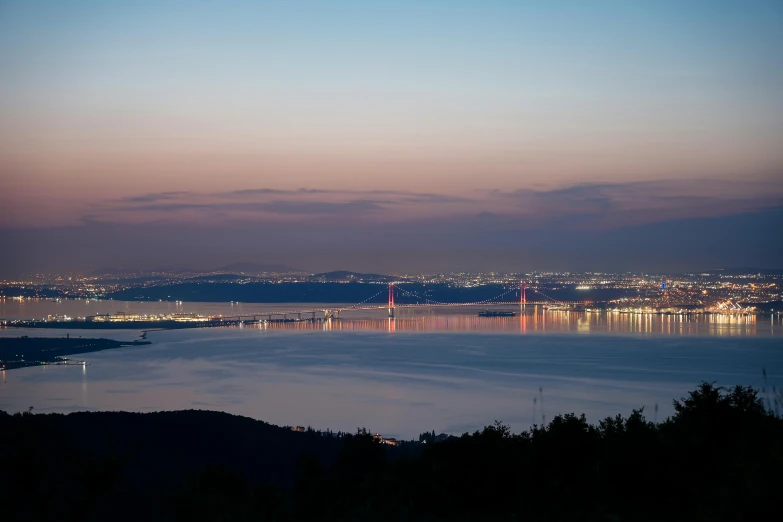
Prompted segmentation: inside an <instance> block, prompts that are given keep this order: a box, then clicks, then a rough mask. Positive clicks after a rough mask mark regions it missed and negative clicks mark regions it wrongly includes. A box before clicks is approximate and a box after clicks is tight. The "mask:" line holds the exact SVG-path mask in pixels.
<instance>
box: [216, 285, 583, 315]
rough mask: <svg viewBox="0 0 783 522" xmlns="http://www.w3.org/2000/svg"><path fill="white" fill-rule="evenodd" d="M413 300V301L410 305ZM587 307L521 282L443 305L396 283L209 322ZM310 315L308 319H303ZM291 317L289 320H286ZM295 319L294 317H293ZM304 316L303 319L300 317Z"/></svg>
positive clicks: (581, 303)
mask: <svg viewBox="0 0 783 522" xmlns="http://www.w3.org/2000/svg"><path fill="white" fill-rule="evenodd" d="M528 290H530V291H531V292H533V293H534V294H536V295H537V296H538V297H537V298H536V299H533V300H528V298H527V292H528ZM384 293H387V294H388V302H387V303H386V304H377V303H373V302H372V301H374V300H376V299H377V298H379V297H380V296H381V295H382V294H384ZM414 300H415V302H414ZM587 304H590V301H561V300H558V299H555V298H553V297H550V296H548V295H546V294H544V293H542V292H541V291H540V290H537V289H534V288H530V289H528V288H527V284H526V283H525V282H521V283H520V284H519V286H515V287H513V288H509V289H507V290H506V291H504V292H502V293H501V294H499V295H497V296H494V297H492V298H489V299H484V300H481V301H472V302H443V301H437V300H435V299H432V298H431V297H429V296H422V295H420V294H418V293H416V292H411V291H408V290H406V289H405V288H404V287H403V285H400V284H398V283H389V285H388V287H387V289H384V290H381V291H380V292H378V293H376V294H375V295H372V296H370V297H368V298H367V299H365V300H364V301H362V302H359V303H356V304H353V305H349V306H341V305H334V306H328V307H324V306H319V307H314V308H300V309H292V310H277V311H274V312H268V311H259V312H253V313H241V314H236V315H231V316H212V317H210V319H212V320H227V321H263V320H266V321H270V322H271V321H302V320H310V321H316V320H322V319H333V318H339V317H340V313H344V312H349V311H360V310H363V311H372V310H388V313H389V317H391V318H394V316H395V313H396V311H397V310H399V309H406V308H411V309H415V308H437V307H444V308H445V307H449V308H452V307H470V306H473V307H475V306H482V307H490V306H519V307H520V310H524V309H525V307H527V306H528V305H530V306H544V307H554V308H558V309H578V308H579V307H583V306H585V305H587ZM308 315H310V317H307V316H308ZM289 316H291V317H289ZM293 316H295V318H294V317H293ZM303 316H304V317H303Z"/></svg>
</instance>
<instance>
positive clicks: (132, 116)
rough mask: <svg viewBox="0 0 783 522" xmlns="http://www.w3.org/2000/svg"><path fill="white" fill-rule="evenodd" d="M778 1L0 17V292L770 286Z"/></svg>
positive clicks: (780, 27)
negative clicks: (608, 279) (719, 277)
mask: <svg viewBox="0 0 783 522" xmlns="http://www.w3.org/2000/svg"><path fill="white" fill-rule="evenodd" d="M781 182H783V2H781V1H779V0H773V1H761V0H759V1H733V2H729V1H720V0H709V1H700V0H689V1H686V2H683V1H665V0H656V1H646V2H645V1H638V2H617V1H605V2H604V1H584V0H581V1H548V2H544V1H537V2H533V1H529V2H525V1H521V0H517V1H492V0H483V1H472V2H467V1H465V2H461V1H427V0H421V1H397V2H391V1H383V2H381V1H377V2H374V1H371V0H364V1H356V2H336V1H335V2H298V1H279V2H271V1H270V2H266V1H255V2H250V1H248V2H240V1H225V2H223V1H216V0H215V1H207V0H202V1H187V2H186V1H181V2H174V1H161V2H153V1H134V2H119V1H118V2H106V1H94V2H88V1H68V2H63V1H51V2H45V1H7V0H0V277H4V276H11V275H16V274H20V273H30V272H32V271H62V270H91V269H95V268H100V267H109V266H111V267H124V268H145V269H149V268H155V267H163V266H166V267H171V266H179V267H189V268H209V267H215V266H220V265H224V264H228V263H234V262H258V263H284V264H287V265H289V266H291V267H294V268H300V269H304V270H310V271H322V270H331V269H350V270H360V271H385V272H396V273H403V272H406V271H420V270H427V271H429V270H433V271H434V270H504V271H532V270H572V271H581V270H599V271H600V270H648V271H656V270H661V271H664V270H701V269H711V268H720V267H727V266H755V267H761V268H765V267H766V268H780V267H783V241H781V238H782V237H783V232H781V230H783V229H782V228H781V226H782V225H783V186H782V184H781Z"/></svg>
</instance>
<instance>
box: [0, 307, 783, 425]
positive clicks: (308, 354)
mask: <svg viewBox="0 0 783 522" xmlns="http://www.w3.org/2000/svg"><path fill="white" fill-rule="evenodd" d="M30 305H33V306H30ZM63 305H65V308H70V307H73V306H78V307H82V306H93V305H95V306H96V307H103V306H113V307H114V308H115V309H113V310H112V311H117V310H127V309H130V310H131V311H134V312H137V311H140V310H142V309H143V310H145V311H147V312H153V311H155V310H158V309H163V308H165V307H169V306H170V305H172V303H169V304H166V303H120V302H112V303H111V304H110V305H107V304H106V302H103V303H102V302H92V303H90V304H89V305H85V304H84V303H83V302H80V301H73V302H69V301H66V302H63V303H52V302H47V301H41V302H38V303H34V302H27V303H25V304H20V303H18V302H15V303H11V302H5V303H4V304H3V305H2V306H4V308H3V315H4V316H5V317H8V316H18V315H20V314H22V310H20V309H21V308H22V307H25V311H26V313H30V312H31V311H34V314H33V315H32V316H39V315H41V312H43V311H47V310H48V308H50V307H59V308H57V309H58V310H60V312H58V313H63ZM215 306H217V307H218V308H225V307H226V306H229V307H230V306H231V305H224V304H217V305H216V304H214V303H193V304H190V303H187V304H185V305H184V308H185V309H186V311H195V310H198V309H203V310H204V311H205V312H210V313H214V312H213V308H211V307H215ZM235 306H236V305H235ZM243 306H245V307H248V306H253V307H254V309H255V308H259V309H260V308H265V309H267V310H270V311H271V310H275V309H277V310H280V309H283V307H281V306H280V305H274V304H273V305H261V306H257V305H247V304H245V305H243ZM14 307H17V309H16V310H14ZM118 307H119V308H118ZM284 307H285V308H287V309H290V308H291V305H290V304H286V305H284ZM31 308H32V309H34V310H31ZM529 308H532V307H529ZM398 312H399V311H398ZM49 313H51V312H49ZM65 313H72V312H65ZM43 315H46V314H43ZM343 316H344V318H343V319H341V320H339V321H331V322H323V323H321V322H316V323H286V324H273V325H266V326H264V325H253V326H245V327H243V328H211V329H188V330H178V331H150V332H149V333H148V339H149V340H150V341H152V344H151V345H149V346H142V347H133V348H123V349H116V350H107V351H103V352H95V353H89V354H85V355H83V356H78V355H74V356H72V357H73V358H75V359H83V360H86V361H87V362H88V363H89V365H88V366H86V367H84V368H82V367H57V366H50V367H33V368H25V369H20V370H13V371H7V372H5V373H4V374H3V375H2V377H3V378H2V381H3V382H2V383H1V384H0V409H2V410H6V411H10V412H15V411H22V410H25V409H27V408H28V407H29V406H33V407H34V408H35V411H38V412H69V411H75V410H132V411H153V410H174V409H190V408H195V409H212V410H222V411H227V412H230V413H234V414H240V415H246V416H250V417H253V418H257V419H262V420H265V421H268V422H272V423H274V424H279V425H305V426H306V425H311V426H313V427H315V428H331V429H333V430H348V431H353V430H355V429H356V427H357V426H366V427H368V428H369V429H372V430H374V431H377V432H380V433H382V434H384V435H385V436H387V437H399V438H406V439H407V438H415V437H416V436H417V435H418V433H420V432H422V431H425V430H433V429H434V430H436V431H437V432H439V433H440V432H441V431H444V432H447V433H455V434H459V433H462V432H464V431H473V430H475V429H480V428H481V427H483V426H484V425H486V424H490V423H492V422H493V421H494V420H496V419H498V420H502V421H504V422H507V423H510V424H511V425H512V428H513V429H514V430H515V431H519V430H521V429H524V428H527V427H528V426H529V425H530V424H532V423H534V422H537V423H541V422H542V421H544V420H551V418H552V417H553V416H554V415H556V414H558V413H567V412H572V411H573V412H577V413H582V412H584V413H586V414H587V416H588V419H589V420H590V421H591V422H597V421H598V420H600V419H601V418H603V417H605V416H607V415H616V414H617V413H622V414H624V415H628V414H629V413H630V412H631V410H632V409H633V408H639V407H642V406H644V407H645V410H644V411H645V413H646V414H647V415H648V417H649V418H650V419H651V420H654V419H656V418H657V420H662V419H664V418H665V417H666V416H668V415H670V414H671V413H672V407H671V401H672V399H675V398H679V397H681V396H683V395H684V394H685V393H687V391H689V390H690V389H692V388H693V387H694V386H695V385H696V384H698V383H699V382H700V381H702V380H708V381H712V380H715V381H717V382H718V384H721V385H726V386H731V385H735V384H743V385H753V386H757V387H759V388H761V387H762V386H764V385H765V382H764V380H763V377H762V369H766V372H767V383H766V384H767V385H768V386H771V385H773V384H776V385H778V386H780V385H781V384H782V383H783V325H782V324H781V319H780V318H779V317H778V316H777V315H775V316H772V317H769V316H766V317H753V316H747V317H732V316H717V315H716V316H694V317H684V316H683V317H681V316H665V315H641V314H640V315H635V314H627V315H626V314H612V313H573V312H553V311H549V312H544V311H542V310H537V309H532V310H530V309H528V310H527V313H526V314H524V315H521V316H517V317H508V318H479V317H477V316H476V315H475V311H472V310H471V311H466V310H465V309H464V308H463V309H432V310H429V311H428V310H416V311H411V310H407V311H405V312H403V313H402V316H399V315H398V317H397V318H396V319H394V320H393V321H390V320H389V319H388V318H386V317H383V315H382V312H380V311H378V312H372V311H370V312H368V311H361V312H358V311H357V312H344V313H343ZM66 332H68V333H70V335H72V336H74V335H76V336H78V335H81V336H83V337H107V338H115V339H128V340H129V339H133V338H137V337H138V335H140V332H138V331H129V330H125V331H112V330H108V331H107V330H100V331H98V330H39V329H36V330H21V329H5V330H0V335H2V336H18V335H30V336H49V335H54V336H61V335H65V333H66ZM534 399H535V403H534ZM542 404H543V407H542ZM656 405H657V407H658V411H657V412H656Z"/></svg>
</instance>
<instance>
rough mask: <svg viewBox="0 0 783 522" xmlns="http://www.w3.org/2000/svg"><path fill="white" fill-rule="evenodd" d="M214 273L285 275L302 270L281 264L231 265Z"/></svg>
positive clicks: (222, 267) (217, 269)
mask: <svg viewBox="0 0 783 522" xmlns="http://www.w3.org/2000/svg"><path fill="white" fill-rule="evenodd" d="M213 272H230V273H237V272H239V273H242V272H244V273H251V274H257V273H262V272H277V273H285V272H301V270H297V269H296V268H291V267H290V266H286V265H281V264H269V265H266V264H261V263H232V264H230V265H225V266H221V267H220V268H216V269H215V270H213Z"/></svg>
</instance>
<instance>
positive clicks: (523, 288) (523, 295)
mask: <svg viewBox="0 0 783 522" xmlns="http://www.w3.org/2000/svg"><path fill="white" fill-rule="evenodd" d="M519 290H520V292H519V308H520V309H521V310H522V311H523V312H524V311H525V308H526V307H527V284H526V283H525V282H524V281H520V282H519Z"/></svg>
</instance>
